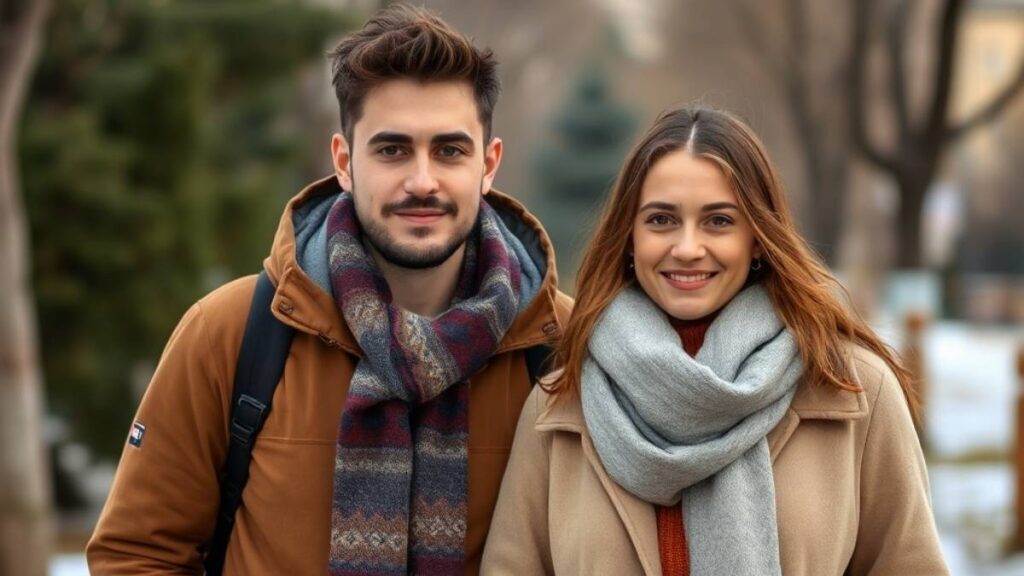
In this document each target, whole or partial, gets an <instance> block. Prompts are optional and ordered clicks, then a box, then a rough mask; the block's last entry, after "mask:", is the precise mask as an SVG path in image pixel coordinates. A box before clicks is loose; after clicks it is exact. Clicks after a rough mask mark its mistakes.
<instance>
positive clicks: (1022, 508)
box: [1011, 344, 1024, 552]
mask: <svg viewBox="0 0 1024 576" xmlns="http://www.w3.org/2000/svg"><path fill="white" fill-rule="evenodd" d="M1017 382H1018V386H1017V418H1016V420H1017V426H1016V429H1017V435H1016V442H1015V447H1014V450H1013V454H1014V469H1015V477H1016V482H1015V484H1016V486H1017V500H1016V502H1015V506H1014V520H1015V521H1016V531H1015V534H1014V538H1013V543H1012V544H1011V547H1012V549H1013V551H1014V552H1020V551H1022V550H1024V344H1022V345H1021V346H1020V348H1018V349H1017Z"/></svg>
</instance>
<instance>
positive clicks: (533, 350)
mask: <svg viewBox="0 0 1024 576" xmlns="http://www.w3.org/2000/svg"><path fill="white" fill-rule="evenodd" d="M553 352H554V349H553V348H552V347H551V346H549V345H547V344H537V345H535V346H530V347H529V348H527V349H526V350H525V355H526V370H527V372H528V373H529V374H530V384H531V385H533V384H536V383H537V380H539V379H540V377H541V376H544V375H545V374H547V373H548V372H550V371H551V355H552V353H553Z"/></svg>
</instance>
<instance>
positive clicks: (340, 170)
mask: <svg viewBox="0 0 1024 576" xmlns="http://www.w3.org/2000/svg"><path fill="white" fill-rule="evenodd" d="M331 160H332V161H333V162H334V175H335V176H336V177H337V178H338V185H339V186H341V189H342V190H345V191H346V192H351V191H352V152H351V150H350V149H349V147H348V140H346V139H345V137H344V136H342V135H341V134H335V135H334V136H331Z"/></svg>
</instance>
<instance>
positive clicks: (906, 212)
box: [896, 171, 933, 270]
mask: <svg viewBox="0 0 1024 576" xmlns="http://www.w3.org/2000/svg"><path fill="white" fill-rule="evenodd" d="M932 173H933V171H928V172H923V173H921V172H918V173H905V174H901V175H900V177H899V178H898V179H897V185H898V186H899V189H900V208H899V211H898V212H897V217H896V223H897V225H898V226H899V230H898V235H897V237H898V238H899V249H898V250H897V252H896V254H897V256H896V266H897V267H898V268H901V269H904V270H909V269H921V268H924V255H923V254H922V251H921V246H922V238H921V232H922V226H921V222H922V218H923V216H924V214H923V210H924V196H925V192H927V191H928V185H929V183H931V174H932Z"/></svg>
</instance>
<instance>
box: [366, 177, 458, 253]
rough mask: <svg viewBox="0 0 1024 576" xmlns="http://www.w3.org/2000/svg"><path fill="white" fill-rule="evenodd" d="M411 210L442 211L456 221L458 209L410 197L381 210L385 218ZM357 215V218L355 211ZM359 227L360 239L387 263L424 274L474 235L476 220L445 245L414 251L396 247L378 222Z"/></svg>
mask: <svg viewBox="0 0 1024 576" xmlns="http://www.w3.org/2000/svg"><path fill="white" fill-rule="evenodd" d="M352 197H353V199H354V198H355V197H356V195H355V193H354V192H353V194H352ZM412 208H431V209H443V210H444V211H445V213H446V215H450V216H451V217H453V218H454V217H457V216H458V213H459V209H458V206H456V205H455V204H453V203H443V202H441V201H440V200H438V199H437V197H435V196H428V197H426V198H419V197H415V196H410V197H408V198H406V199H405V200H403V201H402V202H396V203H392V204H387V205H385V206H384V208H383V209H382V210H381V216H382V218H386V217H388V216H389V215H391V214H393V213H394V212H395V211H398V210H405V209H412ZM356 214H357V215H358V210H357V211H356ZM446 217H447V216H446ZM360 224H361V225H362V227H363V236H364V237H365V238H366V240H367V242H369V244H370V246H371V247H372V248H373V249H374V250H376V251H377V253H378V254H380V255H381V257H383V258H384V259H385V260H387V261H388V262H389V263H391V264H393V265H395V266H398V267H400V268H407V269H410V270H425V269H428V268H435V267H437V266H440V265H441V264H444V263H445V262H447V261H448V259H449V258H451V257H452V255H453V254H455V252H457V251H458V250H459V248H461V247H462V245H463V244H465V243H466V240H467V239H468V238H469V235H470V234H472V233H473V228H474V227H475V225H476V217H474V218H472V219H470V220H468V221H467V224H466V226H465V228H464V229H461V230H456V231H455V232H454V233H453V234H452V236H451V238H450V239H449V240H448V242H446V243H445V244H442V245H441V246H437V247H434V248H426V249H423V248H417V247H416V246H415V245H411V246H410V245H403V244H401V243H399V242H398V241H397V240H395V239H394V238H393V237H392V236H391V234H390V232H389V231H388V229H387V226H385V225H384V224H383V223H382V221H380V220H372V221H368V222H362V221H361V222H360ZM414 234H416V235H420V234H422V235H423V236H426V235H427V234H429V230H427V229H426V228H419V229H416V230H415V231H414Z"/></svg>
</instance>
